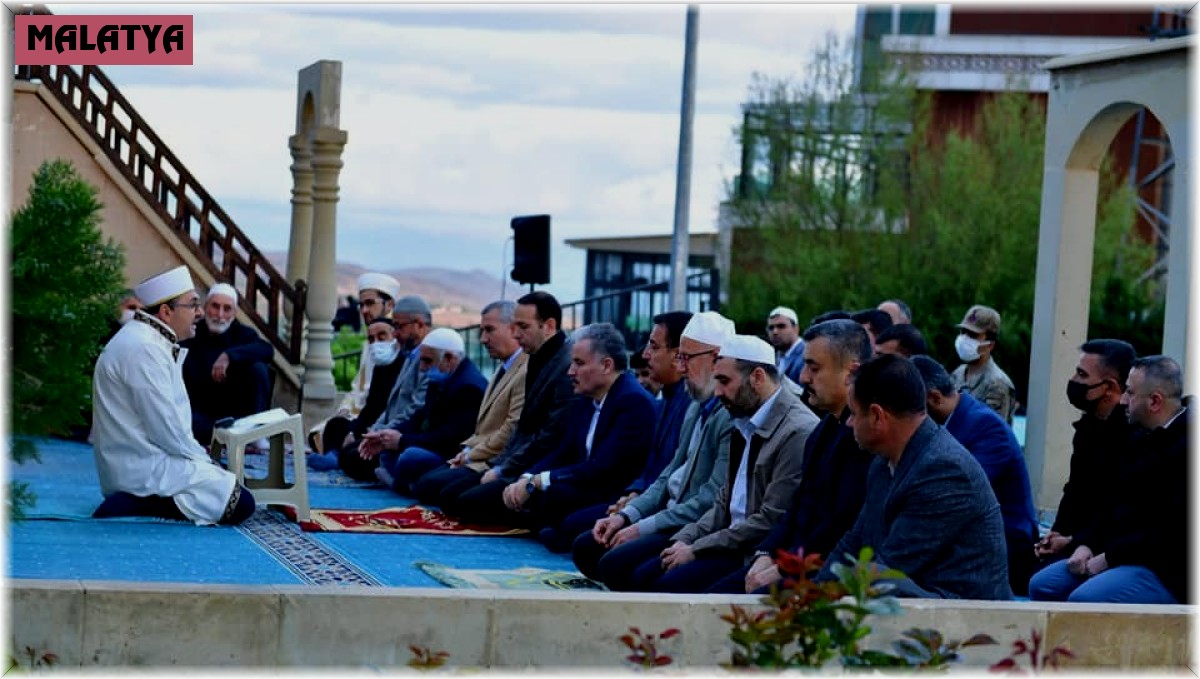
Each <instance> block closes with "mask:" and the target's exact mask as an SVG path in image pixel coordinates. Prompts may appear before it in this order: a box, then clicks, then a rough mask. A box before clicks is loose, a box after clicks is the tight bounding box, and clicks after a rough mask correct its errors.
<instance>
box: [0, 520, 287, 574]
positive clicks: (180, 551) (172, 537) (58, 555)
mask: <svg viewBox="0 0 1200 679" xmlns="http://www.w3.org/2000/svg"><path fill="white" fill-rule="evenodd" d="M9 560H10V563H9V576H10V577H14V578H38V579H41V578H49V579H86V580H137V581H143V582H199V583H206V584H231V585H232V584H250V585H296V584H301V583H302V582H303V581H302V580H301V579H300V578H298V577H297V576H296V575H294V574H293V573H292V572H290V571H289V570H288V569H287V568H285V567H284V566H283V565H282V564H280V563H279V561H278V560H276V559H275V558H273V557H271V556H270V555H269V554H267V553H266V552H264V551H263V550H262V549H260V548H259V547H258V546H256V545H255V544H254V543H253V542H251V541H250V540H248V539H247V538H246V537H245V536H244V535H242V534H241V533H240V532H239V531H238V530H236V529H233V528H225V527H200V526H193V525H190V524H185V523H182V522H177V523H175V524H173V525H167V524H149V523H146V524H137V525H135V524H129V523H123V524H113V523H108V522H105V521H87V522H82V521H81V522H73V521H25V522H21V523H17V524H14V525H13V526H12V527H11V542H10V543H9Z"/></svg>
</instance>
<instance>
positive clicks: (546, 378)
mask: <svg viewBox="0 0 1200 679" xmlns="http://www.w3.org/2000/svg"><path fill="white" fill-rule="evenodd" d="M513 325H514V326H515V332H514V335H515V336H516V338H517V342H519V343H520V345H521V348H522V349H524V350H525V352H526V353H527V354H528V355H529V361H528V363H527V364H526V366H527V367H526V373H525V406H524V408H523V409H522V411H521V419H520V420H518V421H517V428H516V431H514V432H513V434H512V437H511V438H509V440H508V445H507V446H505V448H504V452H502V453H500V455H498V456H497V457H496V461H495V463H494V464H493V465H492V468H491V469H489V470H487V471H486V472H485V473H484V474H483V476H481V477H478V478H471V477H468V478H464V479H461V480H459V481H456V482H454V483H451V484H448V485H446V486H445V487H444V488H443V489H442V492H441V494H440V495H439V498H438V506H439V507H441V509H442V510H443V511H445V512H446V513H447V514H450V515H452V516H458V517H461V518H462V519H464V520H467V521H473V522H477V523H487V522H488V521H494V520H496V519H497V518H498V517H501V516H503V515H504V512H505V504H504V499H503V495H504V489H505V488H507V487H508V485H509V484H511V483H512V482H513V481H515V480H516V479H517V478H518V477H519V476H520V475H521V474H523V473H524V472H525V471H526V470H528V469H529V468H530V467H532V466H533V465H534V464H537V462H538V460H541V459H542V458H544V457H546V456H547V455H549V454H550V453H551V452H553V450H554V449H555V448H557V447H558V444H559V442H560V441H561V440H562V438H563V436H565V435H566V427H567V418H566V417H565V416H564V415H565V413H566V411H567V410H568V408H569V407H570V405H571V402H572V401H574V400H575V399H576V398H578V397H577V396H576V395H575V387H574V385H573V384H572V383H571V377H570V376H569V375H567V367H568V366H569V365H570V363H571V342H570V341H568V340H567V336H566V335H565V334H563V332H562V330H561V329H560V327H561V325H562V307H561V306H559V304H558V300H556V299H554V296H553V295H551V294H549V293H547V292H542V291H540V290H539V291H537V292H531V293H529V294H527V295H525V296H524V297H521V298H520V299H518V300H517V308H516V310H515V311H514V312H513Z"/></svg>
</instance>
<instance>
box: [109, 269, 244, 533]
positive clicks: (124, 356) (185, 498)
mask: <svg viewBox="0 0 1200 679" xmlns="http://www.w3.org/2000/svg"><path fill="white" fill-rule="evenodd" d="M135 294H136V295H137V297H138V299H139V300H141V302H142V304H144V305H145V306H144V308H143V309H139V310H137V311H135V312H134V317H133V320H132V321H130V322H128V323H126V324H125V325H123V326H122V327H121V329H120V331H118V332H117V334H116V335H115V336H114V337H113V338H112V340H110V341H109V343H108V344H107V345H106V346H105V347H104V351H103V352H102V353H101V354H100V358H99V359H98V360H97V361H96V370H95V373H94V375H93V378H92V390H93V399H92V400H93V404H94V419H93V426H92V435H91V442H92V445H93V447H94V449H95V457H96V470H97V472H98V475H99V477H100V491H101V492H102V493H103V494H104V496H105V499H104V502H103V503H101V505H100V507H99V508H98V509H97V510H96V512H95V514H94V516H95V517H97V518H107V517H114V516H155V517H160V518H169V519H180V520H188V521H193V522H195V523H197V524H214V523H223V524H236V523H240V522H241V521H243V520H245V519H246V518H247V517H248V516H250V514H251V513H253V511H254V498H253V497H251V495H250V493H249V492H248V491H247V490H246V489H245V488H243V487H242V486H241V485H239V484H238V483H237V479H236V478H235V477H234V475H233V474H231V473H229V472H228V471H226V470H224V469H222V468H221V467H220V466H219V465H217V464H216V463H215V462H214V461H213V460H212V459H211V458H210V457H209V455H208V451H207V450H205V448H204V447H203V446H201V445H200V444H199V443H197V442H196V440H195V439H194V438H193V437H192V426H191V425H192V412H191V405H190V404H189V401H188V393H187V389H186V387H185V386H184V382H183V370H182V367H183V364H184V361H185V360H186V357H187V354H188V350H187V349H185V348H181V347H180V346H179V344H178V342H179V341H180V340H186V339H188V338H190V337H191V336H192V333H193V331H194V328H195V323H196V321H197V320H198V319H199V317H200V306H201V303H200V297H199V295H198V294H197V293H196V289H195V285H194V284H193V283H192V277H191V275H190V274H189V273H188V270H187V267H184V266H181V267H177V268H175V269H172V270H170V271H167V272H166V273H162V274H159V275H157V276H152V277H150V278H148V279H146V280H145V281H142V283H141V284H140V285H138V286H137V288H136V289H135Z"/></svg>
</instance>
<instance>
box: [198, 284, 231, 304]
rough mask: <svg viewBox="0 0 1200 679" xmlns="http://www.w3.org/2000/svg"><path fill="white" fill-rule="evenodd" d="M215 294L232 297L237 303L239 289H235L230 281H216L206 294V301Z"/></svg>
mask: <svg viewBox="0 0 1200 679" xmlns="http://www.w3.org/2000/svg"><path fill="white" fill-rule="evenodd" d="M213 295H225V296H226V297H228V298H230V299H232V300H233V303H234V304H237V290H234V289H233V286H232V285H230V284H228V283H214V284H213V286H212V287H211V288H209V289H208V294H207V295H205V296H204V301H206V302H207V301H208V300H210V299H212V298H213Z"/></svg>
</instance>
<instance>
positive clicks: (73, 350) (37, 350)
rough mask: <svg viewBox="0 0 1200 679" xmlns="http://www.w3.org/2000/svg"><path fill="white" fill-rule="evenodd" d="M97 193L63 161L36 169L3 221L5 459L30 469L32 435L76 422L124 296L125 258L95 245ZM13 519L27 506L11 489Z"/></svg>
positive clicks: (98, 238) (115, 248)
mask: <svg viewBox="0 0 1200 679" xmlns="http://www.w3.org/2000/svg"><path fill="white" fill-rule="evenodd" d="M100 208H101V205H100V203H99V202H97V200H96V190H95V189H94V188H93V187H91V186H90V185H88V184H87V183H86V182H84V181H83V180H82V179H80V177H79V176H78V174H76V172H75V170H74V168H73V167H71V165H70V164H69V163H67V162H66V161H62V160H55V161H49V162H46V163H43V164H42V166H41V167H39V168H38V170H37V172H36V173H35V174H34V181H33V186H32V187H31V188H30V190H29V198H28V200H27V201H26V203H25V204H24V205H23V206H22V207H21V208H20V209H19V210H17V211H16V212H15V213H14V214H13V217H12V232H11V239H10V244H11V252H12V295H11V301H12V334H11V338H10V341H11V344H10V345H9V356H10V358H11V365H12V400H11V403H12V431H13V442H12V455H13V458H14V460H15V461H16V462H17V463H24V462H26V461H28V460H34V461H38V460H39V458H38V452H37V446H36V437H40V436H50V435H61V434H66V433H67V432H68V431H69V430H70V428H71V426H72V425H81V424H83V423H84V420H83V415H82V413H83V411H84V410H85V409H87V408H89V407H90V405H91V396H92V388H91V384H92V379H91V378H92V375H91V372H92V365H93V363H94V361H95V358H96V356H97V355H98V354H99V352H100V349H101V346H100V341H101V339H103V337H104V335H105V334H106V333H107V332H108V329H109V325H108V322H109V319H111V318H112V317H113V315H114V314H115V312H116V309H117V304H118V303H119V302H120V299H121V295H122V291H123V289H124V273H123V272H124V268H125V255H124V252H123V250H122V249H121V247H120V246H119V245H117V244H116V243H114V242H113V241H112V240H111V239H108V240H106V239H104V238H103V236H102V234H101V232H100V229H99V223H100ZM11 490H12V492H11V494H10V500H9V504H10V511H11V513H12V515H13V516H14V518H20V517H21V516H22V509H23V508H24V507H28V506H30V504H32V502H33V500H34V499H35V498H34V497H33V495H32V493H30V491H29V489H28V488H27V487H25V486H24V485H22V484H14V485H13V488H12V489H11Z"/></svg>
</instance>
